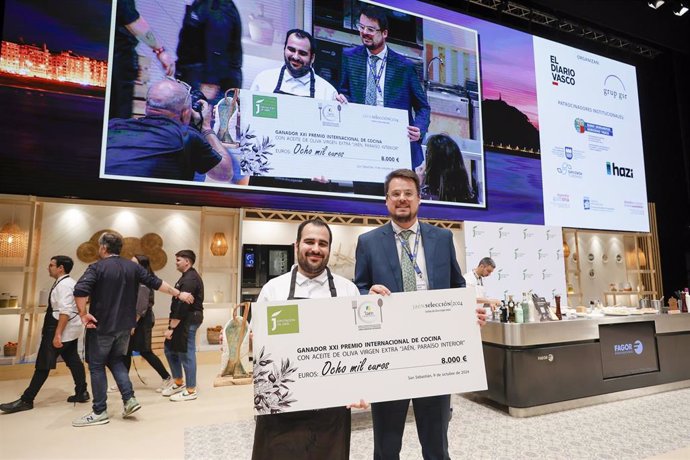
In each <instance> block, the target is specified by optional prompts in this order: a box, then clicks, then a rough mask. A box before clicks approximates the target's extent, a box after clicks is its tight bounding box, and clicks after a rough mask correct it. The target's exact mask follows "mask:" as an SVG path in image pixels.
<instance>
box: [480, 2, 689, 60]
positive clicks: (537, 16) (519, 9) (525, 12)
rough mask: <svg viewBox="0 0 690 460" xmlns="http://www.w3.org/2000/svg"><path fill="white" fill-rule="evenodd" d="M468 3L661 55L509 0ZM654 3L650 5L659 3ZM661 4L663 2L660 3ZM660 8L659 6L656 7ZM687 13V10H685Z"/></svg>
mask: <svg viewBox="0 0 690 460" xmlns="http://www.w3.org/2000/svg"><path fill="white" fill-rule="evenodd" d="M467 1H468V2H469V3H472V4H474V5H479V6H483V7H485V8H489V9H492V10H494V11H498V12H499V13H503V14H506V15H509V16H513V17H516V18H519V19H524V20H525V21H528V22H531V23H533V24H539V25H542V26H546V27H550V28H552V29H557V30H560V31H562V32H565V33H569V34H574V35H577V36H579V37H583V38H586V39H588V40H592V41H595V42H598V43H603V44H605V45H607V46H611V47H613V48H618V49H621V50H625V51H629V52H631V53H635V54H638V55H640V56H644V57H648V58H654V57H656V56H658V55H659V54H661V51H659V50H657V49H655V48H652V47H650V46H647V45H643V44H641V43H635V42H632V41H630V40H628V39H625V38H622V37H618V36H615V35H612V34H609V33H606V32H604V31H602V30H597V29H595V28H592V27H590V26H588V25H584V24H580V23H577V22H575V21H571V20H569V19H561V18H559V17H557V16H554V15H553V14H550V13H546V12H544V11H539V10H537V9H534V8H530V7H527V6H525V5H521V4H520V3H517V2H513V1H509V0H467ZM659 1H661V0H658V1H656V2H650V6H651V3H659ZM661 3H663V2H661ZM658 6H661V5H658ZM686 11H687V8H686ZM681 14H682V13H681Z"/></svg>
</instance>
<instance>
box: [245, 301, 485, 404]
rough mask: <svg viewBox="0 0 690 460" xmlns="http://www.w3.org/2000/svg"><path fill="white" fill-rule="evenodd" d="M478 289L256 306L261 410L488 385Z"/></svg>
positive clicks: (458, 390)
mask: <svg viewBox="0 0 690 460" xmlns="http://www.w3.org/2000/svg"><path fill="white" fill-rule="evenodd" d="M474 297H475V293H474V290H473V289H466V288H462V289H443V290H433V291H417V292H407V293H397V294H391V295H390V296H386V297H381V296H371V295H368V296H359V297H335V298H323V299H306V300H285V301H275V302H259V303H255V304H252V328H253V331H254V409H255V412H256V413H257V414H259V415H263V414H271V413H280V412H292V411H298V410H308V409H319V408H326V407H335V406H344V405H346V404H348V403H352V402H357V401H359V400H360V399H364V400H366V401H367V402H380V401H390V400H396V399H406V398H417V397H424V396H434V395H442V394H450V393H463V392H468V391H478V390H485V389H486V388H487V385H486V373H485V370H484V355H483V352H482V342H481V335H480V331H479V325H478V324H477V318H476V313H475V306H476V302H475V298H474Z"/></svg>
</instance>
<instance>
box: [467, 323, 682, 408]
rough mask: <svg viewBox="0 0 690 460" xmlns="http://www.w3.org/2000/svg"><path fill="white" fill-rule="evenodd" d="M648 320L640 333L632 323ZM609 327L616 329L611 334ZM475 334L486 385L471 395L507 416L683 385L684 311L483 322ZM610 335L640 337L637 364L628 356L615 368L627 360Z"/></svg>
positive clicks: (629, 339)
mask: <svg viewBox="0 0 690 460" xmlns="http://www.w3.org/2000/svg"><path fill="white" fill-rule="evenodd" d="M651 322H653V323H654V329H651V328H648V331H651V332H647V333H646V335H645V333H644V332H640V331H644V330H645V325H643V324H639V326H636V325H635V324H634V323H651ZM626 323H627V324H629V325H630V327H629V328H628V327H627V326H625V324H626ZM616 325H620V326H616ZM600 327H601V329H600ZM614 328H615V329H616V330H617V331H618V332H620V333H622V334H618V335H613V336H612V335H611V334H612V333H613V332H615V331H613V330H612V329H614ZM603 329H607V332H606V337H603V336H602V337H601V338H600V337H599V334H600V330H601V331H602V335H603V334H604V332H603ZM481 331H482V343H483V350H484V361H485V366H486V377H487V383H488V390H487V391H485V392H480V393H478V394H477V395H478V396H479V397H481V398H487V399H489V400H491V401H493V402H494V403H497V404H499V405H500V406H502V407H505V408H506V409H507V410H508V412H509V413H510V414H511V415H514V416H518V417H525V416H531V415H537V414H542V413H547V412H554V411H558V410H565V409H571V408H574V407H581V406H584V405H589V404H595V403H600V402H607V401H614V400H616V399H622V398H626V397H634V396H640V395H644V394H651V393H654V392H659V391H668V390H671V389H675V388H682V387H687V386H690V359H688V357H687V354H686V353H685V351H687V350H690V314H678V315H666V314H661V315H630V316H604V317H596V318H581V319H573V320H563V321H546V322H540V323H525V324H511V323H499V322H489V323H487V324H486V325H485V326H484V327H482V329H481ZM629 331H632V332H629ZM626 334H627V335H628V336H626ZM640 334H641V335H640ZM612 337H615V340H620V343H622V344H623V346H624V345H626V344H632V343H633V342H635V339H641V340H642V342H643V343H644V351H642V349H643V348H642V347H641V348H640V352H639V353H637V351H635V354H636V355H639V356H640V361H637V358H634V360H635V362H634V364H632V365H631V366H632V367H630V368H628V367H623V368H622V371H620V372H619V370H618V369H617V368H615V366H616V365H618V364H619V363H621V361H620V360H623V359H626V358H618V357H616V355H615V353H614V350H615V349H616V348H615V347H617V346H620V345H617V343H618V342H614V343H613V344H612V343H611V341H612V340H613V339H612ZM638 341H639V340H638ZM630 346H631V345H630ZM650 352H651V353H653V354H652V355H649V353H650ZM645 356H646V357H648V358H649V357H650V356H652V357H654V358H651V359H652V363H654V362H655V363H656V364H657V365H656V368H655V366H653V365H652V366H649V365H648V364H647V361H645V358H644V357H645ZM638 363H639V364H638ZM643 363H644V364H643ZM638 365H639V367H637V368H635V366H638Z"/></svg>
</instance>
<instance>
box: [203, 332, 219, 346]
mask: <svg viewBox="0 0 690 460" xmlns="http://www.w3.org/2000/svg"><path fill="white" fill-rule="evenodd" d="M221 332H222V331H219V330H217V329H206V339H207V340H208V343H209V344H211V345H218V344H219V343H220V333H221Z"/></svg>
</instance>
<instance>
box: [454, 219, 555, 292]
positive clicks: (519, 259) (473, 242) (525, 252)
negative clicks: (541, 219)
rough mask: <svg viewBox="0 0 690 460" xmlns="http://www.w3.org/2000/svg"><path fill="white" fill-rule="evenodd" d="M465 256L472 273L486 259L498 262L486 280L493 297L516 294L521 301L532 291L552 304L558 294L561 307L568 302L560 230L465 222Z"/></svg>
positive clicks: (485, 285) (487, 289)
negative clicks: (526, 293)
mask: <svg viewBox="0 0 690 460" xmlns="http://www.w3.org/2000/svg"><path fill="white" fill-rule="evenodd" d="M465 257H466V262H467V268H468V270H470V269H472V268H475V267H476V266H477V265H478V264H479V261H480V260H481V259H482V258H484V257H491V258H492V259H493V260H494V262H496V269H495V270H494V272H493V273H492V274H491V276H489V277H488V278H484V280H483V282H484V287H485V289H486V293H487V295H488V296H489V297H492V298H498V299H503V298H504V296H505V295H513V296H514V299H515V300H516V301H520V300H521V299H522V293H523V292H528V291H530V290H532V292H534V293H535V294H538V295H539V296H541V297H545V298H546V300H547V301H550V302H552V303H553V296H554V295H555V294H560V296H561V302H562V303H561V305H566V303H567V301H568V300H567V295H566V292H567V291H566V282H565V263H564V261H563V232H562V229H561V228H560V227H545V226H541V225H517V224H495V223H488V222H472V221H465Z"/></svg>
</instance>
